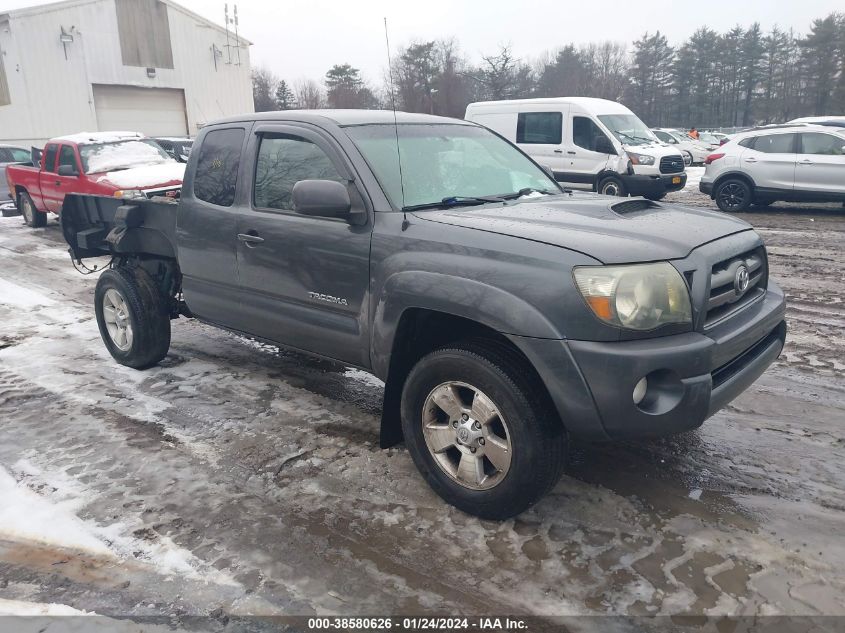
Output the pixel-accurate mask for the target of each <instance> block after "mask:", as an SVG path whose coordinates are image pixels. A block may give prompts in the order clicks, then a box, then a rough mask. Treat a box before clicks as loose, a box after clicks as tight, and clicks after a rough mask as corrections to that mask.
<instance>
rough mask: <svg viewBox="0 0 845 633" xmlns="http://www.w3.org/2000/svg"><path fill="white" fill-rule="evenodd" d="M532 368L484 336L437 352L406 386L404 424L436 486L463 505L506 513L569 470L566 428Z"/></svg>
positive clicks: (483, 512) (496, 515)
mask: <svg viewBox="0 0 845 633" xmlns="http://www.w3.org/2000/svg"><path fill="white" fill-rule="evenodd" d="M546 400H547V398H546V397H544V396H543V392H541V391H540V389H539V388H538V385H537V384H536V378H534V377H533V375H532V372H531V371H530V368H528V367H526V365H525V363H524V361H522V360H521V359H520V358H518V357H517V356H516V354H515V353H514V352H512V351H510V350H509V349H507V348H505V347H504V346H501V345H498V344H495V343H490V342H484V341H478V342H470V343H465V344H460V345H455V346H452V347H447V348H443V349H439V350H436V351H434V352H431V353H430V354H428V355H427V356H424V357H423V358H422V359H421V360H420V361H419V362H418V363H417V364H416V365H415V366H414V368H413V369H412V370H411V373H410V374H409V376H408V379H407V381H406V382H405V385H404V387H403V390H402V430H403V433H404V436H405V442H406V445H407V446H408V450H409V452H410V454H411V457H412V458H413V460H414V463H415V464H416V466H417V468H418V469H419V471H420V473H421V474H422V476H423V477H424V478H425V479H426V481H427V482H428V483H429V485H430V486H431V487H432V488H433V489H434V491H435V492H436V493H437V494H439V495H440V496H441V497H442V498H443V499H445V500H446V501H447V502H449V503H451V504H452V505H454V506H456V507H457V508H459V509H460V510H463V511H464V512H467V513H469V514H472V515H475V516H478V517H481V518H485V519H496V520H499V519H506V518H509V517H512V516H515V515H517V514H519V513H520V512H522V511H524V510H525V509H527V508H528V507H529V506H531V505H532V504H534V503H535V502H536V501H538V500H539V499H540V498H541V497H542V496H543V495H544V494H546V492H548V491H549V490H550V489H551V487H552V486H554V484H555V483H556V482H557V480H558V479H559V477H560V474H561V472H562V470H563V460H564V455H565V446H566V435H565V432H564V430H563V427H562V425H561V424H560V421H559V420H558V418H557V416H556V415H555V413H554V411H553V410H552V409H551V407H550V406H549V405H548V403H547V402H546Z"/></svg>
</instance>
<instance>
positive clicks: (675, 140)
mask: <svg viewBox="0 0 845 633" xmlns="http://www.w3.org/2000/svg"><path fill="white" fill-rule="evenodd" d="M651 131H652V132H653V133H654V135H655V136H656V137H657V138H658V139H659V140H660V141H661V142H662V143H666V144H667V145H669V146H670V147H674V148H676V149H677V150H678V151H679V152H681V153H682V154H683V155H684V162H685V163H686V164H687V165H696V164H703V163H704V159H705V158H707V156H708V155H709V154H710V152H711V149H710V147H708V146H707V145H705V144H704V143H701V142H699V141H696V140H695V139H693V138H690V137H689V136H687V135H686V133H684V132H681V131H680V130H676V129H674V128H652V130H651Z"/></svg>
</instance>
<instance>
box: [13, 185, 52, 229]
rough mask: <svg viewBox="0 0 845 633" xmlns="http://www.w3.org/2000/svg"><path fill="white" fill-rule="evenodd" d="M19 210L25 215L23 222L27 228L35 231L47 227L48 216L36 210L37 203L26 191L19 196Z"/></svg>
mask: <svg viewBox="0 0 845 633" xmlns="http://www.w3.org/2000/svg"><path fill="white" fill-rule="evenodd" d="M18 208H19V209H20V210H21V214H22V215H23V221H24V222H25V223H26V225H27V226H31V227H32V228H34V229H39V228H41V227H43V226H46V225H47V214H46V213H41V211H39V210H38V209H36V208H35V203H34V202H32V198H31V197H30V195H29V194H28V193H27V192H26V191H21V192H20V193H19V194H18Z"/></svg>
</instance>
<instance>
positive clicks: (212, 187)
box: [194, 128, 244, 207]
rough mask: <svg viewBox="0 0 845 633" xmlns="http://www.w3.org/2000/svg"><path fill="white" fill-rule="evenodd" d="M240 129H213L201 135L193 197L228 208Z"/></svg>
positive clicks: (238, 157)
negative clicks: (202, 137) (203, 136)
mask: <svg viewBox="0 0 845 633" xmlns="http://www.w3.org/2000/svg"><path fill="white" fill-rule="evenodd" d="M243 143H244V130H243V129H241V128H231V129H228V130H213V131H211V132H209V133H208V134H206V135H205V138H204V139H203V142H202V145H201V146H200V156H199V159H198V160H197V168H196V172H194V196H196V197H197V198H198V199H200V200H203V201H205V202H210V203H211V204H216V205H219V206H221V207H231V206H232V203H233V202H234V201H235V187H236V186H237V184H238V167H239V166H240V164H241V150H242V148H243Z"/></svg>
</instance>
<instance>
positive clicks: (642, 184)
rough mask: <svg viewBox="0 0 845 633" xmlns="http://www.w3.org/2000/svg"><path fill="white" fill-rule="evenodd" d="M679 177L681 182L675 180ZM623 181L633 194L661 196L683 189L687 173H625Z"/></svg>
mask: <svg viewBox="0 0 845 633" xmlns="http://www.w3.org/2000/svg"><path fill="white" fill-rule="evenodd" d="M675 178H679V179H680V180H679V182H673V180H674V179H675ZM622 182H623V183H624V184H625V188H626V189H627V191H628V193H629V194H630V195H632V196H660V195H663V194H664V193H668V192H670V191H678V190H679V189H683V188H684V187H685V186H686V184H687V175H686V173H680V174H666V175H660V176H648V175H641V174H623V175H622Z"/></svg>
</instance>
